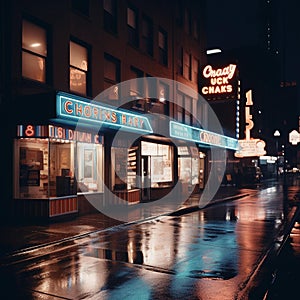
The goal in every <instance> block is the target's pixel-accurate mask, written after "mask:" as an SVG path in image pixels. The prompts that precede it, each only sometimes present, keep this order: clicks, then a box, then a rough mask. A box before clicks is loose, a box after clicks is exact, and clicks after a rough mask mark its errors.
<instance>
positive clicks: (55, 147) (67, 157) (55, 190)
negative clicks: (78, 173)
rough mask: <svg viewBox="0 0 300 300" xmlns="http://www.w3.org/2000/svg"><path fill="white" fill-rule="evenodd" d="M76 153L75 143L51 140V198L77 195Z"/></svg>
mask: <svg viewBox="0 0 300 300" xmlns="http://www.w3.org/2000/svg"><path fill="white" fill-rule="evenodd" d="M74 152H75V143H74V142H70V141H64V140H61V141H56V140H55V139H53V140H50V143H49V158H50V159H49V161H50V164H49V197H61V196H68V195H73V194H76V184H75V178H74Z"/></svg>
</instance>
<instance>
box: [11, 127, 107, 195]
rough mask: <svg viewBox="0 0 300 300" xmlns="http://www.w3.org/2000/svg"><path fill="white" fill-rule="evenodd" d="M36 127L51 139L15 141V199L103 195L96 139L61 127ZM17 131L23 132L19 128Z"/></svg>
mask: <svg viewBox="0 0 300 300" xmlns="http://www.w3.org/2000/svg"><path fill="white" fill-rule="evenodd" d="M30 128H31V130H32V132H33V130H34V129H35V127H34V126H31V125H30ZM37 128H38V129H39V130H37V131H38V132H42V131H43V134H44V135H45V136H47V135H49V136H50V137H51V138H48V137H45V138H20V139H15V147H14V149H15V154H14V155H15V160H14V161H15V162H16V163H15V166H14V171H15V176H14V178H15V183H14V197H15V198H17V199H26V198H27V199H46V198H55V197H64V196H72V195H73V196H74V195H77V193H78V192H80V193H86V192H92V193H95V192H103V183H102V182H103V172H104V168H103V164H104V160H103V145H102V143H100V140H98V138H96V137H95V139H92V136H91V134H87V133H80V132H76V131H72V130H71V129H63V128H61V127H54V126H49V128H48V129H47V127H46V126H44V127H37ZM48 130H49V131H48ZM20 132H22V133H23V131H22V127H20ZM20 136H22V135H20ZM77 138H78V139H80V140H84V141H87V142H79V141H77ZM84 138H86V140H85V139H84ZM93 141H95V143H93Z"/></svg>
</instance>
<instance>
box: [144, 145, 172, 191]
mask: <svg viewBox="0 0 300 300" xmlns="http://www.w3.org/2000/svg"><path fill="white" fill-rule="evenodd" d="M141 147H142V149H141V152H142V155H145V156H150V161H151V162H150V178H151V187H152V188H155V187H166V186H169V185H170V184H172V181H173V169H172V166H173V147H172V146H170V145H164V144H156V143H151V142H145V141H142V142H141ZM146 173H148V171H147V172H146Z"/></svg>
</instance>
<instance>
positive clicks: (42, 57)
mask: <svg viewBox="0 0 300 300" xmlns="http://www.w3.org/2000/svg"><path fill="white" fill-rule="evenodd" d="M22 25H23V27H22V76H23V77H26V78H29V79H33V80H37V81H40V82H44V83H45V82H46V64H47V32H46V29H45V28H43V27H40V26H38V25H36V24H34V23H31V22H29V21H27V20H23V24H22Z"/></svg>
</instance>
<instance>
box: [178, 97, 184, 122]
mask: <svg viewBox="0 0 300 300" xmlns="http://www.w3.org/2000/svg"><path fill="white" fill-rule="evenodd" d="M177 120H178V122H182V121H183V95H182V94H180V93H178V94H177Z"/></svg>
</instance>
